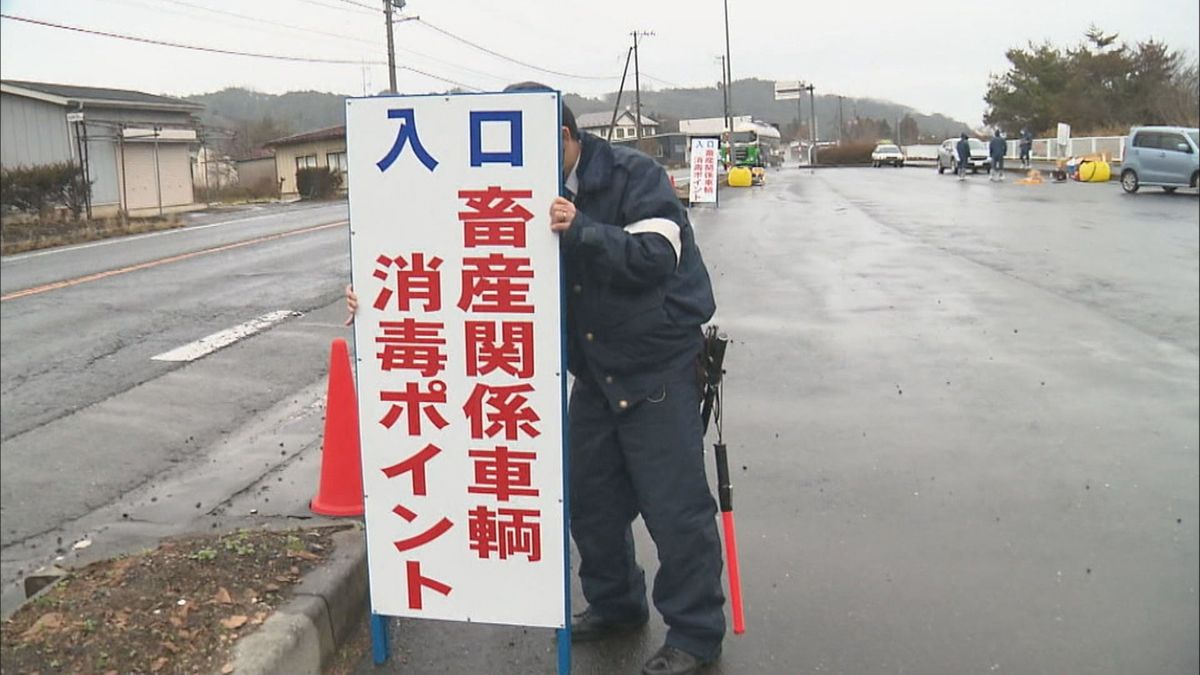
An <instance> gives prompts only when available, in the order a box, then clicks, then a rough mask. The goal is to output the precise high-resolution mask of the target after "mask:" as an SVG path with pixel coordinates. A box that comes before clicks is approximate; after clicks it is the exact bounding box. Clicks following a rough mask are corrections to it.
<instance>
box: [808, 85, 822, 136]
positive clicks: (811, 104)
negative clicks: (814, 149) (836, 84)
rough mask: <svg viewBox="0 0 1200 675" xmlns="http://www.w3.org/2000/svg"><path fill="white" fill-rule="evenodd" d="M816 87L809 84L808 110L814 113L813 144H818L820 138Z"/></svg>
mask: <svg viewBox="0 0 1200 675" xmlns="http://www.w3.org/2000/svg"><path fill="white" fill-rule="evenodd" d="M814 89H816V87H814V86H813V85H811V84H810V85H808V112H809V114H811V115H812V137H813V144H814V145H816V142H817V139H818V138H820V134H818V133H817V99H816V96H815V95H814V94H813V90H814Z"/></svg>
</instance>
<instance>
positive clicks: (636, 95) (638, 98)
mask: <svg viewBox="0 0 1200 675" xmlns="http://www.w3.org/2000/svg"><path fill="white" fill-rule="evenodd" d="M629 34H630V35H632V36H633V105H634V108H635V110H634V111H633V121H634V125H635V128H636V129H637V139H638V142H639V143H640V142H641V140H642V79H641V72H640V71H639V70H638V36H639V35H641V36H645V37H650V36H653V35H654V31H641V32H638V31H636V30H635V31H630V33H629Z"/></svg>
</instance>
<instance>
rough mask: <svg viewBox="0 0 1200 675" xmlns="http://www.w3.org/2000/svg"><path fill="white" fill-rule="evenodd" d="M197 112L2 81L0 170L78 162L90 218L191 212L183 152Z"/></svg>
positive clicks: (150, 100)
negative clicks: (87, 193) (86, 187)
mask: <svg viewBox="0 0 1200 675" xmlns="http://www.w3.org/2000/svg"><path fill="white" fill-rule="evenodd" d="M202 108H203V106H201V105H199V104H196V103H189V102H187V101H183V100H180V99H176V98H170V97H167V96H157V95H154V94H146V93H143V92H139V91H127V90H122V89H101V88H97V87H79V86H73V85H64V84H49V83H45V82H23V81H16V80H3V81H0V165H3V166H4V167H5V168H12V167H17V166H39V165H44V164H53V163H57V162H75V163H77V164H80V163H81V164H82V165H83V166H84V170H85V176H86V178H87V179H88V180H89V181H90V182H91V184H92V197H91V212H92V216H93V217H103V216H110V215H115V214H117V213H119V212H120V211H121V210H122V209H124V210H125V211H126V212H127V213H128V214H129V215H133V216H138V215H154V214H162V213H167V212H172V211H182V210H188V209H192V208H197V205H196V204H195V200H194V198H193V194H192V169H191V159H190V154H189V153H190V149H191V147H192V146H193V145H194V144H195V143H196V142H197V141H196V139H197V135H196V129H197V128H198V126H199V124H198V122H197V120H196V117H195V114H196V113H198V112H199V111H200V110H201V109H202ZM81 158H82V162H81V161H80V160H81Z"/></svg>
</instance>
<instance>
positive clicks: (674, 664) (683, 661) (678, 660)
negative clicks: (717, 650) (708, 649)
mask: <svg viewBox="0 0 1200 675" xmlns="http://www.w3.org/2000/svg"><path fill="white" fill-rule="evenodd" d="M710 663H712V660H708V661H705V660H704V659H702V658H700V657H699V656H696V655H694V654H689V653H688V652H685V651H683V650H682V649H677V648H675V647H672V646H670V645H663V646H662V647H661V648H660V649H659V650H658V651H657V652H655V654H654V656H651V657H650V660H649V661H647V662H646V665H644V666H642V675H691V674H692V673H698V672H700V669H701V668H703V667H704V666H707V665H708V664H710Z"/></svg>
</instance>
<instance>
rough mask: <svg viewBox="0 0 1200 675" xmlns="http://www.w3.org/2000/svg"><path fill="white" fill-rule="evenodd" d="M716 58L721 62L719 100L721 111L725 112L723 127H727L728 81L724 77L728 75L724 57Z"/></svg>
mask: <svg viewBox="0 0 1200 675" xmlns="http://www.w3.org/2000/svg"><path fill="white" fill-rule="evenodd" d="M717 58H718V59H720V60H721V99H722V105H723V106H724V108H722V110H724V112H725V126H727V127H728V126H729V79H728V78H727V77H726V75H727V74H728V73H727V72H726V71H725V55H724V54H722V55H721V56H718V57H717Z"/></svg>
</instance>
